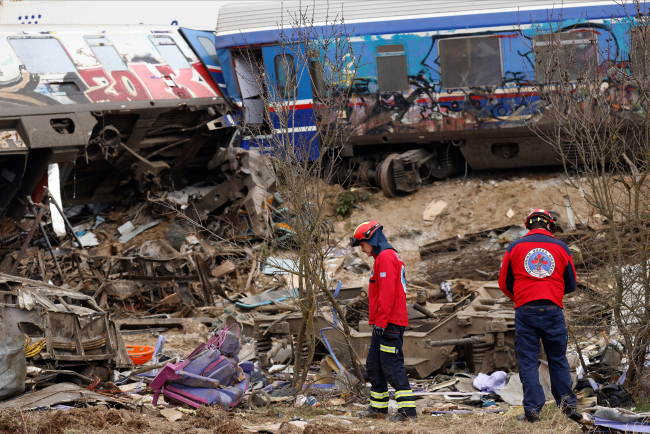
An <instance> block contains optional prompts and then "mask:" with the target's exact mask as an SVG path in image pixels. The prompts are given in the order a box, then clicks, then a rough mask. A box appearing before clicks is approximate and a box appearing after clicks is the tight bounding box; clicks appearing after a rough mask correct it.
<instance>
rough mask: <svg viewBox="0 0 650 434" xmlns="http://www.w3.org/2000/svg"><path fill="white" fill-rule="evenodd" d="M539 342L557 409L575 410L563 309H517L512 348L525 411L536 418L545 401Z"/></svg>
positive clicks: (542, 307) (575, 401) (575, 399)
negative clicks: (539, 360) (539, 361)
mask: <svg viewBox="0 0 650 434" xmlns="http://www.w3.org/2000/svg"><path fill="white" fill-rule="evenodd" d="M540 339H541V340H542V344H543V345H544V351H545V352H546V357H547V359H548V368H549V372H550V375H551V392H552V393H553V397H554V398H555V402H556V403H557V406H558V407H559V408H560V409H564V408H566V407H567V406H568V407H571V408H573V409H575V408H576V404H577V398H576V395H575V394H574V393H573V390H572V388H571V386H572V380H571V374H570V372H569V362H568V361H567V358H566V347H567V333H566V323H565V322H564V313H563V312H562V309H560V308H559V307H558V308H555V309H552V310H549V309H547V308H546V307H545V306H534V309H530V308H525V307H524V306H522V307H520V308H518V309H517V310H516V312H515V347H516V349H517V359H518V360H519V377H520V378H521V383H522V385H523V386H524V412H525V413H526V414H527V415H534V416H538V415H539V413H540V412H541V411H542V408H543V407H544V403H545V402H546V398H545V396H544V390H543V389H542V386H541V385H540V384H539V368H538V366H539V363H538V359H539V340H540Z"/></svg>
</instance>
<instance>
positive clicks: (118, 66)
mask: <svg viewBox="0 0 650 434" xmlns="http://www.w3.org/2000/svg"><path fill="white" fill-rule="evenodd" d="M86 43H88V45H89V46H90V49H91V50H93V53H94V54H95V57H97V60H99V63H101V64H102V66H103V67H104V69H105V70H107V71H128V69H129V68H128V67H127V66H126V63H124V60H123V59H122V56H120V53H118V52H117V50H116V49H115V47H114V46H113V44H111V41H109V40H108V39H106V38H101V37H93V36H86Z"/></svg>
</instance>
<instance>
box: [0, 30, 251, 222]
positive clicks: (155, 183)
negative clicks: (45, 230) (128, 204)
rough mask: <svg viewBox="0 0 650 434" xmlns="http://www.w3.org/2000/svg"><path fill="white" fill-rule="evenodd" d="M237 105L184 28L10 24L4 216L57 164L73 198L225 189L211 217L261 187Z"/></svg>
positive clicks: (0, 78)
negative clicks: (241, 139)
mask: <svg viewBox="0 0 650 434" xmlns="http://www.w3.org/2000/svg"><path fill="white" fill-rule="evenodd" d="M231 108H232V106H231V103H230V101H229V100H228V99H226V98H224V96H223V93H222V92H221V91H220V89H219V86H218V85H217V84H216V82H215V81H214V79H213V78H212V76H211V72H210V71H209V69H208V66H206V65H205V64H204V63H203V61H202V60H201V59H200V58H199V57H198V56H197V54H196V53H195V52H194V51H193V49H192V47H191V44H190V43H189V42H188V39H186V38H185V37H184V36H183V34H182V30H181V29H179V28H178V27H171V26H170V27H155V28H153V27H148V26H102V27H100V28H91V27H89V26H48V27H40V26H39V27H31V26H30V27H26V26H3V27H2V29H0V183H1V185H2V189H0V214H1V215H11V216H14V217H18V216H20V215H22V212H23V210H24V200H25V196H27V195H31V194H33V193H34V191H35V188H36V187H37V185H39V184H40V183H42V182H43V178H44V176H45V173H46V171H47V167H48V165H50V164H58V165H59V167H60V178H61V179H60V182H61V186H62V199H63V203H64V205H66V206H71V205H76V204H87V203H99V202H106V201H111V200H120V199H122V198H129V197H132V196H134V195H138V194H141V195H145V194H146V193H147V192H157V191H171V190H180V189H183V188H184V187H186V186H190V185H196V184H197V183H202V184H204V185H211V186H213V188H217V186H219V185H221V186H223V187H224V188H225V191H217V192H216V193H214V192H212V195H211V197H209V198H207V197H205V198H202V197H198V198H197V199H196V200H197V208H199V209H201V210H202V213H201V216H199V217H201V218H205V217H206V216H207V214H209V213H210V212H212V211H214V210H216V209H218V208H220V207H223V206H225V205H226V204H227V203H228V202H229V201H230V200H232V199H235V198H237V197H238V196H242V197H245V196H246V195H247V194H248V192H249V191H250V190H251V189H253V187H254V185H250V179H249V178H250V176H249V174H246V173H243V172H242V169H244V170H246V169H247V167H244V166H246V164H249V160H254V159H249V158H243V156H242V155H241V152H240V151H238V150H231V151H227V149H226V148H227V147H228V145H231V144H232V142H233V140H232V139H233V134H235V130H234V129H233V128H229V127H230V126H232V125H233V123H234V122H235V120H234V118H233V117H232V116H230V115H229V114H228V113H229V111H230V110H231ZM35 199H38V198H35ZM202 199H205V200H204V202H205V203H202Z"/></svg>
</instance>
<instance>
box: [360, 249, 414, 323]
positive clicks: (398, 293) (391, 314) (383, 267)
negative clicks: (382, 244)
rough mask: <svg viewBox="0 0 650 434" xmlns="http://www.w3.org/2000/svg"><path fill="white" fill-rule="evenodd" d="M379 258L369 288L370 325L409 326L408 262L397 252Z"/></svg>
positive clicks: (391, 251)
mask: <svg viewBox="0 0 650 434" xmlns="http://www.w3.org/2000/svg"><path fill="white" fill-rule="evenodd" d="M372 256H374V257H375V266H374V267H373V268H372V274H371V275H370V285H368V302H369V305H370V311H369V314H370V318H369V320H368V323H369V324H370V325H373V324H375V325H377V326H378V327H384V328H385V327H386V325H387V324H388V323H391V324H395V325H398V326H405V327H406V326H408V325H409V318H408V314H407V312H406V273H405V270H404V261H402V257H401V256H400V255H399V253H397V252H396V251H395V250H392V249H386V250H384V251H383V252H381V253H380V254H379V255H378V256H375V255H374V254H373V255H372Z"/></svg>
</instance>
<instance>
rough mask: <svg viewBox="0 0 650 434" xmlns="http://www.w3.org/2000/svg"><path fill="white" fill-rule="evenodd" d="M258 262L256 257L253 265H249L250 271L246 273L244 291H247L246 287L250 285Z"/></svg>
mask: <svg viewBox="0 0 650 434" xmlns="http://www.w3.org/2000/svg"><path fill="white" fill-rule="evenodd" d="M257 267H258V263H257V259H255V260H253V265H251V271H250V272H249V273H248V279H246V285H245V286H244V292H246V291H248V288H249V287H250V286H251V282H252V281H253V276H254V275H255V274H257V273H256V271H257Z"/></svg>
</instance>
